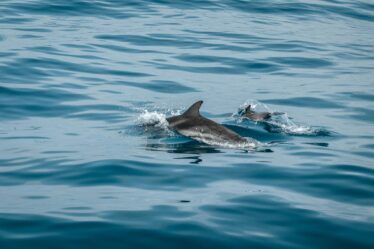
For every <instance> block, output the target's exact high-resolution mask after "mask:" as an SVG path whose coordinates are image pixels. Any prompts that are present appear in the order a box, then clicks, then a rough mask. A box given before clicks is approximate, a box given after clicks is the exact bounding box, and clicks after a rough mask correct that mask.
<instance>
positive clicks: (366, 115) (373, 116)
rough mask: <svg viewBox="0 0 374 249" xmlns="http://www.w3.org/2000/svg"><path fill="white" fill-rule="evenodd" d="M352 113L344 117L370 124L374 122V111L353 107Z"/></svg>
mask: <svg viewBox="0 0 374 249" xmlns="http://www.w3.org/2000/svg"><path fill="white" fill-rule="evenodd" d="M349 110H350V113H349V114H347V113H346V114H344V116H349V117H351V118H353V119H356V120H360V121H365V122H369V123H373V122H374V110H373V109H369V108H364V107H351V108H349Z"/></svg>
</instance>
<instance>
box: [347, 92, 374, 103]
mask: <svg viewBox="0 0 374 249" xmlns="http://www.w3.org/2000/svg"><path fill="white" fill-rule="evenodd" d="M341 94H343V95H344V97H349V98H354V99H359V100H362V101H371V102H373V101H374V94H371V93H365V92H342V93H341Z"/></svg>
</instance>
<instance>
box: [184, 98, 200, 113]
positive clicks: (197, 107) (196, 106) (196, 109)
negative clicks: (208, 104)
mask: <svg viewBox="0 0 374 249" xmlns="http://www.w3.org/2000/svg"><path fill="white" fill-rule="evenodd" d="M202 104H203V101H202V100H199V101H197V102H196V103H194V104H193V105H191V106H190V108H188V109H187V111H185V112H184V113H183V114H182V115H184V116H191V117H197V116H200V111H199V110H200V107H201V105H202Z"/></svg>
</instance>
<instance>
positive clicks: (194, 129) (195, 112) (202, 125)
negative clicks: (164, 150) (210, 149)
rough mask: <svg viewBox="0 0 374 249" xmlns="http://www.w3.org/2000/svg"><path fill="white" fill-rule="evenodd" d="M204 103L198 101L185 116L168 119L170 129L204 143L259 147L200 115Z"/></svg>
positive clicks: (246, 147)
mask: <svg viewBox="0 0 374 249" xmlns="http://www.w3.org/2000/svg"><path fill="white" fill-rule="evenodd" d="M202 104H203V101H201V100H200V101H197V102H196V103H194V104H193V105H192V106H191V107H189V108H188V109H187V111H185V112H184V113H183V114H181V115H177V116H172V117H168V118H166V120H167V122H168V127H169V128H170V129H172V130H175V131H176V132H178V133H179V134H181V135H183V136H186V137H189V138H192V139H194V140H197V141H199V142H203V143H206V144H209V145H216V146H221V147H229V148H244V149H253V148H255V147H256V146H257V145H258V142H256V141H255V140H249V139H247V138H244V137H242V136H240V135H239V134H237V133H236V132H234V131H232V130H230V129H228V128H226V127H225V126H223V125H221V124H218V123H216V122H214V121H212V120H210V119H207V118H205V117H203V116H201V114H200V107H201V105H202Z"/></svg>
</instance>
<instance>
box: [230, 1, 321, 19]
mask: <svg viewBox="0 0 374 249" xmlns="http://www.w3.org/2000/svg"><path fill="white" fill-rule="evenodd" d="M225 5H227V7H229V8H234V9H235V10H238V11H243V12H248V13H254V14H262V15H263V14H265V15H287V16H299V17H300V18H305V16H306V15H307V16H308V17H309V18H312V17H311V16H312V15H317V14H322V13H323V9H319V8H317V7H316V5H315V4H308V3H301V2H292V3H282V2H279V3H270V2H264V1H258V0H257V1H250V2H248V1H226V2H225Z"/></svg>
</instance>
